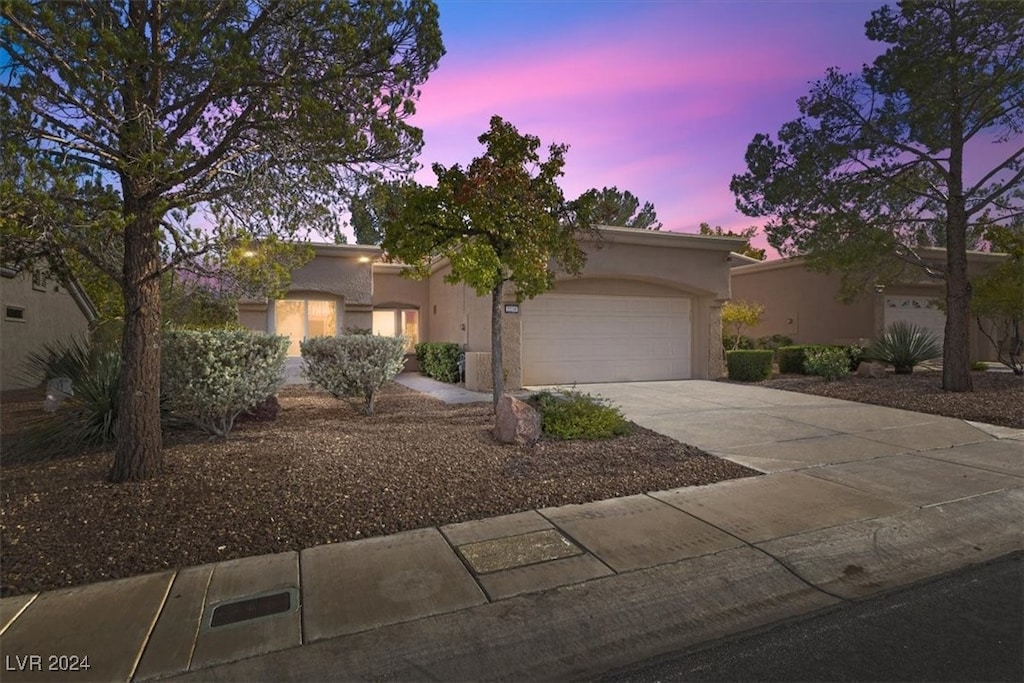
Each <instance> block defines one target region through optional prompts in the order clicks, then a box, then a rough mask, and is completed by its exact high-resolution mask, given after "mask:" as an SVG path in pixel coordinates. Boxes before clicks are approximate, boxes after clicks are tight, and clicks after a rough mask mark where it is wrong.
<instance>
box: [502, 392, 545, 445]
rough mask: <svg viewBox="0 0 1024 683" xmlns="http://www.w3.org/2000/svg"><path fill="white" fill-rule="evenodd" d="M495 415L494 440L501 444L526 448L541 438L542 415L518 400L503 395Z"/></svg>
mask: <svg viewBox="0 0 1024 683" xmlns="http://www.w3.org/2000/svg"><path fill="white" fill-rule="evenodd" d="M495 413H496V417H495V420H494V438H496V439H497V440H498V441H500V442H501V443H514V444H516V445H519V446H524V445H526V444H531V443H534V442H535V441H537V439H539V438H540V413H538V412H537V411H536V410H534V409H533V407H531V406H529V405H527V404H526V403H524V402H522V401H520V400H519V399H518V398H515V397H514V396H509V395H508V394H504V395H502V397H501V398H499V399H498V407H497V409H496V410H495Z"/></svg>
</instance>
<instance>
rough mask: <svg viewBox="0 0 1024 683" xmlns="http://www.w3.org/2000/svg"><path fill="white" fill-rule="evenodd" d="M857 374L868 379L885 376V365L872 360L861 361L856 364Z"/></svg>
mask: <svg viewBox="0 0 1024 683" xmlns="http://www.w3.org/2000/svg"><path fill="white" fill-rule="evenodd" d="M857 376H858V377H868V378H870V379H879V378H881V377H885V365H883V364H882V363H875V362H874V361H863V362H862V363H861V364H860V365H858V366H857Z"/></svg>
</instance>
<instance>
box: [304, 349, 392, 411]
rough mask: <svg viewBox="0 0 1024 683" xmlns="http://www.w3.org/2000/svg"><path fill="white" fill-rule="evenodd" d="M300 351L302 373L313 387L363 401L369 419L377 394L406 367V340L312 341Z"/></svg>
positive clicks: (337, 395) (338, 395) (335, 395)
mask: <svg viewBox="0 0 1024 683" xmlns="http://www.w3.org/2000/svg"><path fill="white" fill-rule="evenodd" d="M299 348H300V350H301V352H302V361H303V368H302V370H303V373H304V374H305V375H306V377H307V378H308V379H309V380H310V381H311V382H312V383H313V384H315V385H317V386H318V387H320V388H322V389H325V390H327V391H328V392H330V393H331V395H332V396H334V397H335V398H342V397H356V398H361V399H362V400H363V409H364V410H365V411H366V414H367V415H373V409H374V405H375V403H376V399H377V392H378V391H379V390H380V388H381V387H382V386H384V385H385V384H386V383H388V382H390V381H391V380H392V379H394V378H395V375H397V374H398V373H399V372H401V371H402V366H403V365H404V364H405V337H381V336H378V335H369V334H353V335H348V336H344V337H313V338H312V339H307V340H305V341H303V342H302V343H301V344H299Z"/></svg>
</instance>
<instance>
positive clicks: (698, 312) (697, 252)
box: [239, 228, 742, 388]
mask: <svg viewBox="0 0 1024 683" xmlns="http://www.w3.org/2000/svg"><path fill="white" fill-rule="evenodd" d="M739 242H742V240H739V241H737V240H735V239H723V238H707V237H698V236H694V235H681V234H678V233H668V232H665V233H658V232H648V231H638V230H629V229H625V228H611V229H603V231H602V238H601V239H598V240H588V241H585V242H584V244H583V247H584V249H585V251H586V252H587V254H588V261H587V264H586V267H585V269H584V272H583V274H582V277H580V278H577V277H573V276H569V275H567V274H564V273H562V274H559V275H558V276H557V281H556V285H555V288H554V291H555V292H561V293H579V294H605V295H612V294H618V295H622V296H632V295H636V296H686V297H689V298H690V300H691V310H692V315H693V319H692V328H691V329H692V330H693V337H692V339H691V349H692V358H691V371H692V376H693V377H695V378H708V377H718V376H720V375H721V374H722V364H721V360H720V353H719V351H718V348H719V345H720V338H721V328H720V317H719V315H718V310H719V308H720V306H721V303H722V302H723V301H725V300H726V299H728V298H729V263H728V259H729V252H730V251H731V250H732V249H735V248H737V246H738V245H739ZM379 255H380V252H379V250H377V249H376V248H372V247H349V246H334V245H321V246H318V247H317V248H316V258H315V259H314V260H313V261H311V262H310V263H308V264H306V265H305V266H303V267H302V268H300V269H298V270H296V271H295V273H294V274H293V277H292V282H293V284H292V288H291V290H290V291H289V294H288V298H325V297H324V296H323V295H324V294H330V295H331V296H336V297H337V300H338V301H339V318H340V320H339V326H340V327H341V328H346V327H353V326H355V327H370V326H371V317H372V309H373V307H374V306H380V307H384V306H411V307H415V308H419V310H420V311H421V316H420V339H421V340H423V341H447V342H454V343H456V344H460V345H461V346H463V348H465V349H466V351H467V352H468V353H471V354H474V355H473V359H472V361H471V363H472V364H473V375H474V376H478V377H481V378H480V379H478V380H474V381H473V382H472V384H474V385H475V388H487V387H489V386H490V372H489V367H490V365H489V364H490V349H491V299H490V296H489V295H484V296H478V295H477V294H476V293H475V292H474V291H473V290H471V289H469V288H467V287H466V286H464V285H450V284H448V283H446V282H445V281H444V277H445V276H446V275H447V274H449V273H450V272H451V269H450V266H449V265H447V264H446V263H443V262H442V263H440V264H439V265H437V266H436V267H435V268H434V269H433V271H432V272H431V274H430V277H429V278H427V280H426V281H416V280H409V279H406V278H402V277H401V276H400V275H399V270H400V268H398V267H397V266H394V265H391V264H381V263H377V264H376V265H372V266H371V264H370V263H364V262H362V261H364V260H366V259H367V258H370V259H377V258H379ZM515 300H516V296H515V291H514V290H513V289H512V288H511V287H509V288H508V291H506V294H505V303H514V302H515ZM528 306H529V301H525V302H523V304H522V310H527V309H526V307H528ZM239 319H240V321H241V322H242V324H243V325H246V326H247V327H250V328H252V329H262V330H267V329H273V305H272V304H271V305H266V304H264V305H260V304H258V303H255V302H249V303H245V304H243V305H241V306H240V307H239ZM503 327H504V330H503V340H504V344H503V355H504V365H505V374H506V378H507V385H508V387H509V388H516V387H519V386H520V384H521V381H522V358H521V355H520V346H521V344H520V341H521V334H522V317H521V314H515V313H506V314H504V317H503ZM476 354H486V357H484V356H483V355H479V356H478V355H476ZM478 368H487V371H486V372H483V370H479V371H478ZM483 375H485V376H483Z"/></svg>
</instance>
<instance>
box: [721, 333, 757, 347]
mask: <svg viewBox="0 0 1024 683" xmlns="http://www.w3.org/2000/svg"><path fill="white" fill-rule="evenodd" d="M722 348H723V349H725V350H726V351H733V350H736V349H752V348H754V340H753V339H751V338H750V337H748V336H747V335H745V334H741V335H739V337H738V338H737V336H736V335H735V334H726V335H722Z"/></svg>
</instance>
